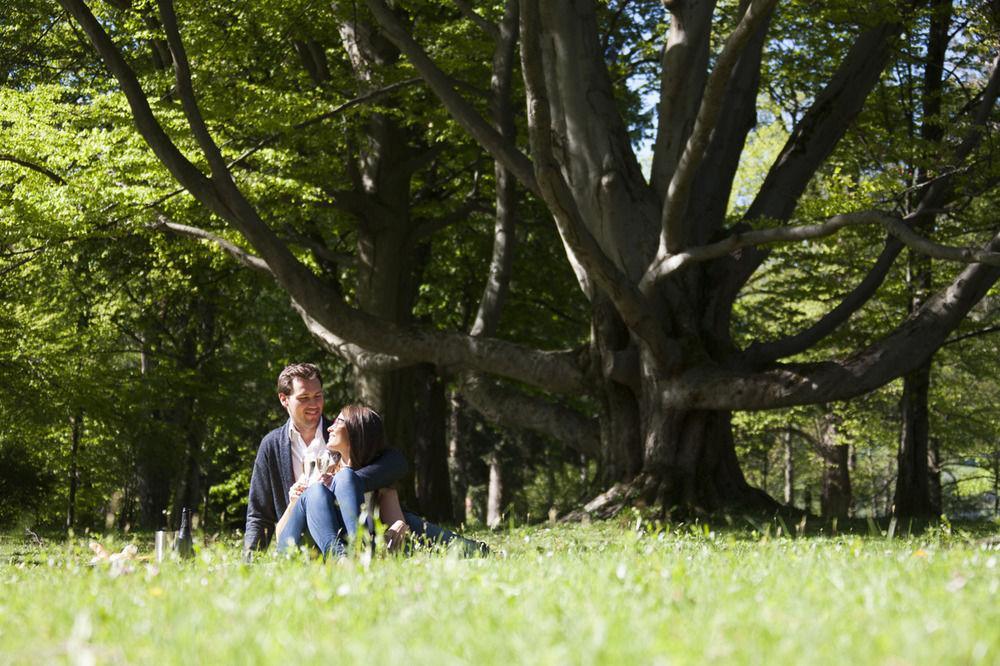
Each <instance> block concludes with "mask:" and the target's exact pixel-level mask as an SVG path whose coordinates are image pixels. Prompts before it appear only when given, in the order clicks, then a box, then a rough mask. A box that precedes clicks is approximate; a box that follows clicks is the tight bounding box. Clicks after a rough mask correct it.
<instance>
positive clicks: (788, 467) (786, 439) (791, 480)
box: [781, 430, 795, 507]
mask: <svg viewBox="0 0 1000 666" xmlns="http://www.w3.org/2000/svg"><path fill="white" fill-rule="evenodd" d="M781 443H782V449H783V451H784V454H785V461H784V462H785V491H784V493H783V497H784V500H785V505H786V506H790V507H794V506H795V456H794V453H795V451H794V449H792V431H791V430H786V431H785V432H784V433H783V434H782V437H781Z"/></svg>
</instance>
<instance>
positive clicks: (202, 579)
mask: <svg viewBox="0 0 1000 666" xmlns="http://www.w3.org/2000/svg"><path fill="white" fill-rule="evenodd" d="M757 527H758V528H761V529H753V530H751V529H750V528H749V527H748V531H742V532H741V531H733V530H731V529H730V530H728V531H727V530H720V531H719V532H715V531H712V530H711V529H710V528H709V527H708V526H707V525H704V524H701V525H680V526H671V527H669V528H665V529H648V528H646V527H643V528H642V529H638V530H637V529H636V525H635V523H627V522H626V521H624V520H623V521H618V522H609V523H600V524H593V525H573V526H557V527H533V528H519V529H512V530H510V531H508V532H504V533H502V534H496V535H488V536H486V537H485V538H486V539H487V540H488V541H489V542H490V544H491V545H492V546H493V547H494V551H495V555H494V556H492V557H490V558H487V559H462V558H459V557H457V555H456V554H454V553H431V552H417V553H416V554H414V555H413V556H411V557H408V558H375V559H374V560H372V561H371V562H370V563H367V564H366V563H365V562H363V561H361V560H360V559H352V560H348V561H345V562H342V563H336V564H334V563H330V564H323V563H321V562H319V561H315V560H313V561H311V560H309V559H307V558H302V557H300V558H296V559H292V560H280V559H277V558H274V557H267V558H262V559H259V560H258V561H256V562H255V563H254V564H252V565H249V566H248V565H244V564H243V563H242V562H241V558H240V554H239V548H238V546H237V545H236V544H235V543H234V542H231V543H216V544H213V545H211V546H207V547H201V548H200V551H199V553H198V556H197V557H196V558H195V559H194V560H189V561H186V562H179V561H171V562H165V563H163V564H162V565H160V567H159V568H158V569H157V568H155V567H153V566H151V565H149V566H147V563H146V562H139V563H137V565H136V567H135V570H134V571H133V572H132V573H126V574H121V575H114V574H113V572H112V571H111V570H110V568H109V567H107V566H106V565H100V566H90V565H89V564H88V562H89V560H90V555H91V554H90V551H89V550H88V549H87V548H86V545H85V543H84V542H83V541H81V540H73V541H68V542H64V543H61V544H49V545H45V546H41V547H37V546H25V545H23V544H21V543H18V544H16V545H13V544H12V543H11V542H10V540H9V539H8V541H7V542H6V545H5V546H3V547H0V553H3V556H2V559H0V590H2V593H0V663H3V664H8V663H10V664H21V663H25V664H28V663H32V664H33V663H66V662H72V663H84V664H86V663H109V664H144V663H157V664H159V663H165V664H192V663H216V662H221V663H240V664H244V663H251V664H253V663H279V664H288V663H306V662H307V661H313V662H314V661H316V660H317V659H324V660H326V661H331V663H338V662H341V661H343V662H344V663H351V662H360V661H361V660H362V659H363V660H367V661H373V662H374V663H407V664H409V663H433V664H452V663H455V664H458V663H488V664H520V663H531V664H616V663H622V664H655V663H664V664H666V663H671V664H673V663H700V662H703V661H705V660H708V659H722V660H724V661H726V662H729V663H818V664H827V663H828V664H840V663H851V662H855V663H879V664H885V663H891V664H908V663H911V664H923V663H960V664H967V663H1000V604H998V599H1000V596H998V592H1000V548H998V546H996V545H991V543H989V542H987V541H982V540H980V541H977V540H976V539H975V538H973V537H972V536H970V535H969V534H968V533H965V532H962V531H960V530H951V529H950V528H947V527H945V528H936V529H931V530H928V531H926V532H924V533H923V534H922V535H920V536H908V537H907V536H903V537H899V536H897V538H893V539H889V538H887V536H885V535H884V534H882V533H880V532H878V531H877V530H873V533H872V534H871V535H869V534H867V533H866V534H864V535H861V534H859V535H850V534H849V535H840V536H835V537H831V536H822V535H819V536H808V537H803V538H798V539H794V538H787V537H776V536H774V534H772V533H771V532H772V531H773V532H775V533H777V530H772V529H770V528H768V527H761V526H760V525H758V526H757ZM987 529H988V530H990V531H992V533H994V534H995V533H996V531H997V530H996V526H995V525H992V526H988V528H987ZM480 536H482V535H480ZM123 543H124V542H123V541H121V540H120V539H119V540H117V541H115V542H111V540H110V539H108V540H106V541H105V544H106V545H109V547H111V546H113V547H114V548H116V549H120V548H121V547H122V545H123ZM137 545H139V546H140V555H142V554H147V553H148V552H149V550H150V545H149V543H147V542H145V541H142V540H141V539H138V540H137ZM501 551H502V552H501Z"/></svg>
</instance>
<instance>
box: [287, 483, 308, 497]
mask: <svg viewBox="0 0 1000 666" xmlns="http://www.w3.org/2000/svg"><path fill="white" fill-rule="evenodd" d="M306 488H307V486H306V482H305V481H303V480H299V481H296V482H295V485H293V486H292V487H291V488H290V489H289V491H288V501H289V502H294V501H295V500H297V499H298V498H299V497H301V496H302V493H304V492H305V491H306Z"/></svg>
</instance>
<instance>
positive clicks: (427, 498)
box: [413, 367, 456, 522]
mask: <svg viewBox="0 0 1000 666" xmlns="http://www.w3.org/2000/svg"><path fill="white" fill-rule="evenodd" d="M418 371H419V374H420V376H419V377H418V379H417V382H418V391H419V393H420V395H419V396H418V400H417V401H416V402H417V404H418V405H420V411H419V413H418V415H417V416H418V418H417V428H416V430H417V435H416V443H415V444H416V445H415V447H414V449H415V450H414V457H413V459H414V464H413V467H414V471H415V474H414V477H415V478H414V486H415V491H416V499H417V506H418V507H419V508H420V513H421V515H423V516H424V517H425V518H428V519H429V520H434V521H448V522H450V521H452V520H454V517H455V515H456V514H454V512H453V510H452V499H451V488H450V484H449V468H448V444H447V442H446V438H447V429H448V428H447V422H448V411H447V401H446V398H445V386H444V382H443V381H441V379H440V378H439V377H437V375H436V374H435V373H434V371H433V369H432V368H426V367H420V368H419V369H418Z"/></svg>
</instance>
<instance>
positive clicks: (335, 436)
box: [326, 414, 351, 462]
mask: <svg viewBox="0 0 1000 666" xmlns="http://www.w3.org/2000/svg"><path fill="white" fill-rule="evenodd" d="M328 432H329V433H330V438H329V439H328V440H327V442H326V448H328V449H330V450H331V451H336V452H337V453H339V454H340V455H341V456H343V458H344V460H345V461H347V462H350V461H349V458H350V453H351V438H350V437H349V436H348V434H347V426H346V425H345V424H344V417H343V416H341V415H340V414H338V415H337V418H336V419H334V421H333V425H332V426H330V428H329V431H328Z"/></svg>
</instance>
